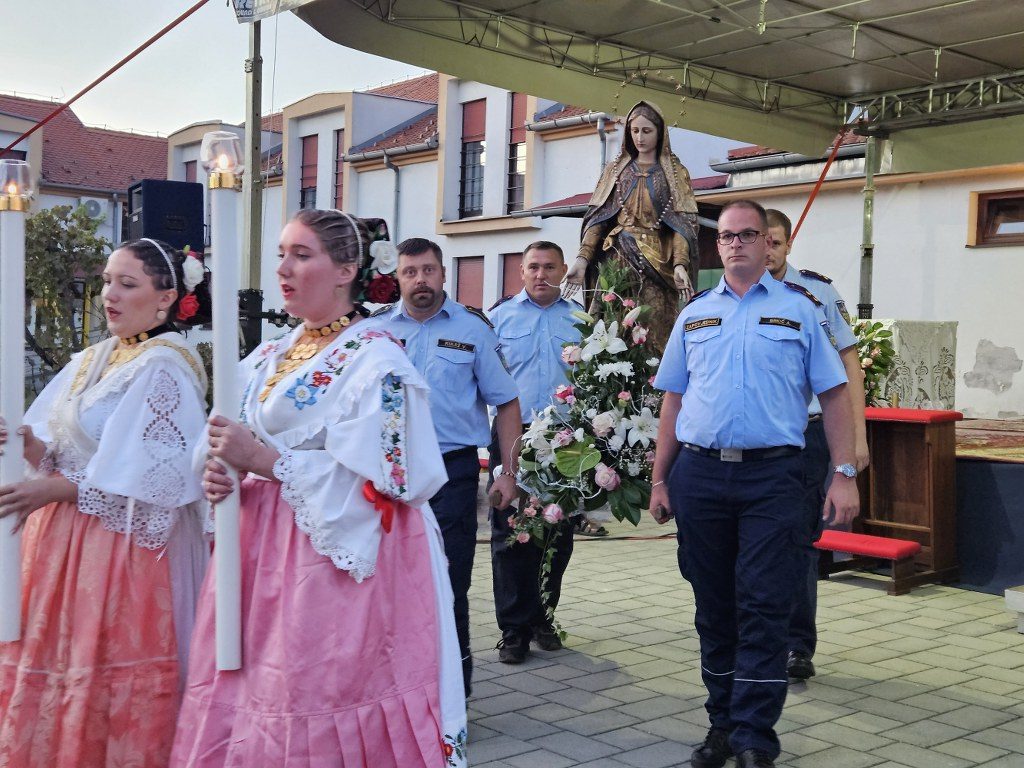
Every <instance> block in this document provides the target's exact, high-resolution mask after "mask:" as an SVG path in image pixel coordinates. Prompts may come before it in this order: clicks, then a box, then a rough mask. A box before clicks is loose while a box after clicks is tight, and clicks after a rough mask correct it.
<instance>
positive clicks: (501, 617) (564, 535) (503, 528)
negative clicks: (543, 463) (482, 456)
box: [489, 433, 573, 640]
mask: <svg viewBox="0 0 1024 768" xmlns="http://www.w3.org/2000/svg"><path fill="white" fill-rule="evenodd" d="M491 439H492V442H491V445H490V448H489V453H490V468H491V479H492V480H493V479H494V468H495V467H497V466H498V465H504V464H505V463H506V462H504V461H502V459H501V456H500V453H499V451H498V444H497V438H496V436H495V435H494V434H493V433H492V435H491ZM519 501H520V503H522V501H523V499H520V500H519ZM514 511H515V505H513V506H511V507H508V508H507V509H504V510H498V509H495V508H494V507H491V511H490V519H491V571H492V576H493V582H494V614H495V617H496V618H497V621H498V628H499V629H500V630H501V631H502V633H503V634H504V633H505V632H515V633H517V634H519V635H520V636H522V637H524V638H526V640H529V639H530V637H531V636H532V634H533V628H534V627H544V628H547V613H546V609H545V606H544V603H543V602H542V601H541V596H540V569H541V564H542V563H543V561H544V550H543V549H542V548H541V547H540V546H539V545H538V544H537V543H535V542H534V541H530V542H529V543H527V544H518V543H517V544H509V543H508V537H509V534H510V533H511V527H510V526H509V524H508V517H509V515H511V514H512V513H513V512H514ZM572 546H573V538H572V523H571V522H570V521H569V520H566V521H564V522H563V523H562V524H561V525H560V526H559V532H558V538H557V539H556V540H555V544H554V547H555V552H554V556H553V558H552V561H551V574H550V576H549V577H548V584H547V587H548V590H549V592H550V597H549V598H548V603H549V604H550V605H551V608H552V609H554V608H556V607H558V599H559V597H560V596H561V593H562V577H563V576H564V575H565V569H566V568H568V567H569V558H570V557H572Z"/></svg>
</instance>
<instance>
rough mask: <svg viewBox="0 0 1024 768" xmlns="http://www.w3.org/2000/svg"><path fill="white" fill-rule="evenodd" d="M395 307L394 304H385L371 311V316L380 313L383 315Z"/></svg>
mask: <svg viewBox="0 0 1024 768" xmlns="http://www.w3.org/2000/svg"><path fill="white" fill-rule="evenodd" d="M394 307H395V305H394V304H385V305H384V306H383V307H381V308H380V309H375V310H373V312H371V313H370V317H377V316H378V315H383V314H384V313H386V312H390V311H391V310H392V309H394Z"/></svg>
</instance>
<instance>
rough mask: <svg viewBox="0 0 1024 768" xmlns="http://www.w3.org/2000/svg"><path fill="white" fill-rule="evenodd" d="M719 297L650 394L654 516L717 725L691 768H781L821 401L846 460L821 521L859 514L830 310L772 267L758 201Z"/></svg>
mask: <svg viewBox="0 0 1024 768" xmlns="http://www.w3.org/2000/svg"><path fill="white" fill-rule="evenodd" d="M718 230H719V234H718V252H719V254H720V256H721V257H722V263H723V265H724V266H725V275H724V276H723V277H722V280H721V281H720V282H719V284H718V285H717V286H716V287H715V288H712V289H710V290H707V291H704V292H702V293H700V294H697V295H696V296H694V297H693V299H692V300H691V301H690V303H689V304H688V305H687V306H686V307H685V308H684V309H683V310H682V312H681V313H680V314H679V317H678V319H677V320H676V323H675V327H674V328H673V330H672V335H671V337H670V338H669V342H668V345H667V347H666V350H665V355H664V357H663V359H662V362H661V366H660V368H659V370H658V374H657V376H656V377H655V381H654V386H655V387H657V388H659V389H661V390H663V391H664V393H665V394H664V397H663V399H662V405H661V424H660V428H659V432H658V447H657V453H656V456H655V460H654V472H653V481H654V482H653V485H654V488H653V490H652V493H651V513H652V515H653V516H654V517H655V519H656V520H657V521H658V522H659V523H665V522H667V521H668V520H669V519H670V518H671V517H672V516H674V517H675V520H676V525H677V527H678V541H679V549H678V558H679V569H680V571H681V573H682V575H683V577H684V578H685V579H686V580H687V581H689V582H690V584H691V585H692V586H693V592H694V597H695V599H696V615H695V619H694V623H695V625H696V628H697V633H698V635H699V636H700V645H701V674H702V677H703V680H704V685H705V686H706V687H707V689H708V699H707V703H706V705H705V706H706V709H707V711H708V716H709V719H710V722H711V728H710V730H709V731H708V735H707V738H706V739H705V741H704V743H703V744H702V745H701V746H699V747H698V748H697V749H696V750H695V751H694V752H693V754H692V755H691V758H690V763H691V765H693V766H694V767H695V768H719V766H722V765H724V764H725V762H726V761H727V760H728V758H729V757H731V756H732V755H735V756H736V765H737V767H738V768H773V767H774V765H775V763H774V760H775V758H776V757H778V754H779V751H780V749H779V739H778V736H777V735H776V733H775V730H774V726H775V723H776V722H777V721H778V718H779V716H780V715H781V713H782V706H783V704H784V702H785V699H786V687H787V678H786V654H787V650H788V648H787V631H788V627H789V612H790V604H791V602H792V598H793V594H794V590H795V589H796V585H797V584H798V583H800V582H801V581H802V579H803V577H804V573H803V568H802V564H803V558H802V556H801V549H800V541H801V536H800V531H801V530H802V529H803V528H805V527H806V526H805V523H804V520H803V506H802V499H803V495H804V488H803V470H802V463H801V456H800V452H801V449H802V448H803V446H804V428H805V427H806V426H807V406H808V403H809V402H810V399H811V395H812V394H816V395H817V396H818V399H819V401H820V403H821V409H822V414H823V421H824V426H825V433H826V436H827V438H828V444H829V450H830V453H831V455H832V457H833V460H834V461H836V462H838V464H839V466H838V467H836V471H837V472H838V473H839V474H836V475H835V479H834V480H833V482H832V484H831V486H830V487H829V490H828V495H827V497H826V499H825V514H828V515H829V516H834V518H835V520H836V521H838V522H844V523H845V522H849V521H850V520H851V519H852V518H853V517H855V516H856V514H857V512H858V504H859V501H858V495H857V486H856V482H855V480H854V477H855V476H856V474H857V473H856V469H855V468H854V466H853V460H854V437H853V413H852V409H851V408H850V400H849V397H848V395H847V392H846V386H847V385H846V373H845V371H844V369H843V364H842V362H841V361H840V359H839V354H838V353H837V351H836V348H835V346H834V340H833V337H832V332H831V329H830V327H829V323H828V321H827V320H826V319H825V315H824V314H823V313H822V311H821V308H820V303H819V302H818V301H817V300H816V299H815V298H814V297H813V296H811V295H810V294H808V293H807V291H806V290H803V289H801V288H800V287H799V286H796V285H793V284H789V283H782V282H778V281H776V280H774V279H773V278H772V276H771V274H769V273H768V271H767V269H766V266H765V265H766V257H767V255H768V241H767V233H768V222H767V219H766V216H765V211H764V209H763V208H762V207H761V206H760V205H758V204H757V203H755V202H753V201H751V200H737V201H734V202H731V203H729V204H727V205H726V206H725V208H723V210H722V213H721V216H720V218H719V220H718Z"/></svg>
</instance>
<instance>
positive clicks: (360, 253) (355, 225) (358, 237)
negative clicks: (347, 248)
mask: <svg viewBox="0 0 1024 768" xmlns="http://www.w3.org/2000/svg"><path fill="white" fill-rule="evenodd" d="M331 210H332V211H334V212H335V213H340V214H341V215H342V216H344V217H345V218H346V219H348V220H349V221H350V222H352V229H354V230H355V231H356V247H357V248H358V249H359V250H358V251H357V253H356V264H358V265H359V266H360V267H362V266H363V236H362V235H361V234H359V224H358V223H357V222H356V220H355V218H353V216H352V214H351V213H346V212H345V211H339V210H338V209H337V208H332V209H331Z"/></svg>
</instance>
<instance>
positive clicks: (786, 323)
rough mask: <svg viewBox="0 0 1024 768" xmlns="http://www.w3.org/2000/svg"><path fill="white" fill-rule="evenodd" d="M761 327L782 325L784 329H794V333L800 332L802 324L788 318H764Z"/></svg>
mask: <svg viewBox="0 0 1024 768" xmlns="http://www.w3.org/2000/svg"><path fill="white" fill-rule="evenodd" d="M759 325H781V326H782V327H783V328H792V329H793V330H794V331H799V330H800V323H798V322H797V321H796V320H790V319H789V318H788V317H762V318H761V321H760V323H759Z"/></svg>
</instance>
